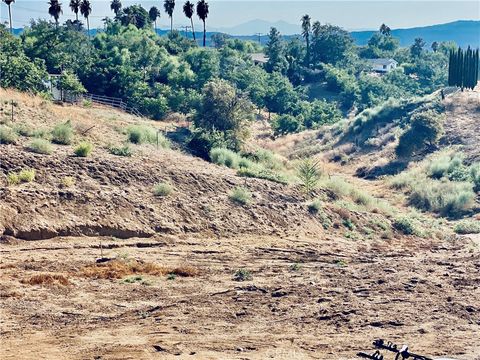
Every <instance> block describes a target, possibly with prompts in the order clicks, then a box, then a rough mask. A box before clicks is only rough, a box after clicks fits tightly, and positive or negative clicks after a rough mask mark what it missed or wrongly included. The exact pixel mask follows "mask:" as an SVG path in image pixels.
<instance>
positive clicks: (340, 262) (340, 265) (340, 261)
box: [334, 259, 348, 267]
mask: <svg viewBox="0 0 480 360" xmlns="http://www.w3.org/2000/svg"><path fill="white" fill-rule="evenodd" d="M334 264H335V265H337V266H338V267H345V266H347V265H348V264H347V262H346V261H345V260H343V259H340V260H335V262H334Z"/></svg>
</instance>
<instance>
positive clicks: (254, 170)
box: [237, 164, 288, 184]
mask: <svg viewBox="0 0 480 360" xmlns="http://www.w3.org/2000/svg"><path fill="white" fill-rule="evenodd" d="M237 175H239V176H244V177H250V178H257V179H264V180H270V181H273V182H276V183H279V184H288V179H287V178H286V177H285V176H284V175H282V174H279V173H276V172H274V171H272V170H268V169H264V168H263V167H262V166H261V165H258V164H254V166H251V167H248V168H242V167H241V168H240V169H239V170H238V171H237Z"/></svg>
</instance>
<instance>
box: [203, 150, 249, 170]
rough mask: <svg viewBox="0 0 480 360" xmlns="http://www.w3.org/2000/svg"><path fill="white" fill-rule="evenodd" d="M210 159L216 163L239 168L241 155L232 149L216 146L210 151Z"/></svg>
mask: <svg viewBox="0 0 480 360" xmlns="http://www.w3.org/2000/svg"><path fill="white" fill-rule="evenodd" d="M210 159H211V161H212V162H213V163H214V164H217V165H223V166H226V167H229V168H231V169H238V167H239V162H240V160H241V157H240V155H238V154H237V153H236V152H234V151H232V150H228V149H225V148H214V149H212V150H211V151H210ZM243 164H245V163H243Z"/></svg>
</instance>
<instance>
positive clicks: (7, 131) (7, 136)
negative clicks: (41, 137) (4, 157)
mask: <svg viewBox="0 0 480 360" xmlns="http://www.w3.org/2000/svg"><path fill="white" fill-rule="evenodd" d="M16 141H17V134H16V133H15V131H13V130H12V129H11V128H9V127H8V126H5V125H0V145H3V144H5V145H6V144H15V143H16Z"/></svg>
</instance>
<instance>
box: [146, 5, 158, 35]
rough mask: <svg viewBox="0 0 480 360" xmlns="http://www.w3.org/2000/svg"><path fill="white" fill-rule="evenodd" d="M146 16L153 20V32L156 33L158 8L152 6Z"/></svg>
mask: <svg viewBox="0 0 480 360" xmlns="http://www.w3.org/2000/svg"><path fill="white" fill-rule="evenodd" d="M148 17H149V18H150V21H152V22H153V24H154V30H155V33H157V19H158V18H159V17H160V10H158V8H156V7H155V6H152V7H151V8H150V10H149V11H148Z"/></svg>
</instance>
